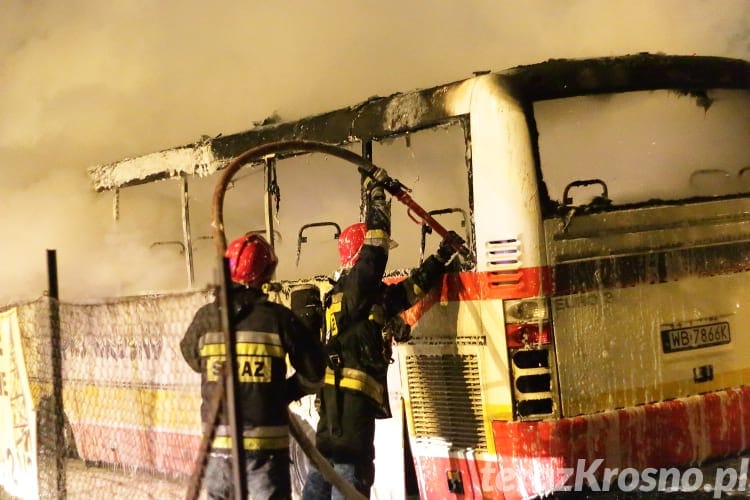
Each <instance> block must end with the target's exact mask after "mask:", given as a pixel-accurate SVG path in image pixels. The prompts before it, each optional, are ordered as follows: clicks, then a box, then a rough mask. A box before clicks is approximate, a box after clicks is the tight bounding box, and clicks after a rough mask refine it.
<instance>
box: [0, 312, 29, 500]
mask: <svg viewBox="0 0 750 500" xmlns="http://www.w3.org/2000/svg"><path fill="white" fill-rule="evenodd" d="M0 486H2V487H3V488H4V489H5V491H6V492H8V493H10V494H11V495H14V496H17V497H19V498H37V496H38V495H37V490H38V486H37V461H36V418H35V414H34V403H33V401H32V399H31V391H30V389H29V379H28V377H27V376H26V364H25V362H24V358H23V351H22V346H21V336H20V334H19V330H18V316H17V313H16V309H15V308H14V309H10V310H9V311H6V312H3V313H0Z"/></svg>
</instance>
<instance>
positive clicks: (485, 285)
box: [385, 267, 552, 325]
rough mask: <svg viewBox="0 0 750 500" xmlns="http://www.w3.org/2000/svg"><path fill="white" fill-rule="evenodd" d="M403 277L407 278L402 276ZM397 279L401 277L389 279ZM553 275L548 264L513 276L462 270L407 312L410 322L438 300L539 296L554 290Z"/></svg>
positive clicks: (394, 280)
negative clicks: (552, 285)
mask: <svg viewBox="0 0 750 500" xmlns="http://www.w3.org/2000/svg"><path fill="white" fill-rule="evenodd" d="M402 279H403V278H402ZM385 281H386V283H395V282H398V281H400V280H399V279H390V280H385ZM551 288H552V287H551V279H550V273H549V268H547V267H527V268H523V269H520V270H518V271H515V274H514V278H513V280H512V281H511V280H508V279H507V277H506V276H503V278H502V279H500V278H498V275H497V273H494V272H489V271H487V272H481V273H473V272H462V273H450V274H446V275H445V276H443V282H442V285H441V286H439V287H436V288H435V289H434V290H433V291H431V292H430V293H428V294H427V295H426V296H425V297H424V298H423V299H422V300H421V301H419V302H417V303H416V304H415V305H414V306H413V307H412V308H411V309H409V310H408V311H406V312H404V318H405V319H406V321H407V322H408V323H409V324H412V325H413V324H414V323H416V322H417V320H419V318H420V317H421V316H422V314H424V313H425V312H427V311H428V310H429V309H430V308H431V307H432V306H433V305H434V304H435V303H436V302H449V301H450V302H456V301H467V300H492V299H503V300H508V299H524V298H528V297H537V296H539V295H541V294H543V293H549V291H550V290H551Z"/></svg>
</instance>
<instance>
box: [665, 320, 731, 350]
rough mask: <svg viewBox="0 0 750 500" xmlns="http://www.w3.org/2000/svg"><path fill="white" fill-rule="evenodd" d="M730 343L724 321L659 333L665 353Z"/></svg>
mask: <svg viewBox="0 0 750 500" xmlns="http://www.w3.org/2000/svg"><path fill="white" fill-rule="evenodd" d="M731 341H732V337H731V335H730V333H729V323H727V322H726V321H722V322H719V323H709V324H706V325H696V326H688V327H685V328H675V329H672V330H662V331H661V345H662V349H663V350H664V352H665V353H670V352H680V351H689V350H691V349H700V348H702V347H713V346H717V345H723V344H728V343H729V342H731Z"/></svg>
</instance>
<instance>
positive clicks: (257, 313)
mask: <svg viewBox="0 0 750 500" xmlns="http://www.w3.org/2000/svg"><path fill="white" fill-rule="evenodd" d="M226 257H227V258H228V260H229V272H230V276H231V280H232V284H231V287H232V289H231V293H230V299H231V304H230V308H229V309H230V311H229V313H230V314H232V315H233V320H234V325H235V329H236V352H237V365H238V373H237V375H238V378H237V385H236V386H235V387H236V388H237V391H239V394H238V401H239V405H240V421H239V422H238V425H241V426H242V428H241V432H242V436H243V446H244V448H243V449H244V455H245V463H246V471H247V491H248V493H249V494H250V496H251V497H252V498H253V500H260V499H266V498H269V499H271V498H272V499H277V498H291V486H290V477H289V429H288V418H289V417H288V414H287V405H288V404H289V402H290V401H293V400H295V399H299V398H300V397H301V396H303V395H305V394H314V393H315V391H316V390H317V389H318V388H319V387H320V386H321V384H322V382H323V375H324V370H325V363H326V361H325V351H324V347H323V345H322V343H321V341H320V335H319V332H313V331H311V330H310V329H309V328H308V327H307V326H305V325H304V323H303V321H302V320H301V319H300V318H299V317H297V316H296V315H295V314H293V313H292V311H290V310H289V309H287V308H286V307H284V306H282V305H280V304H276V303H274V302H270V301H269V300H268V296H267V295H266V294H265V293H264V292H263V290H262V286H263V284H264V283H267V282H268V281H269V280H270V278H271V276H272V275H273V272H274V270H275V269H276V264H277V263H278V259H277V258H276V255H275V254H274V252H273V249H272V248H271V246H270V245H269V244H268V243H267V242H266V241H265V240H264V239H263V238H262V237H261V236H259V235H257V234H250V233H248V234H246V235H244V236H241V237H239V238H237V239H236V240H234V241H232V243H230V245H229V246H228V247H227V251H226ZM224 342H225V340H224V334H223V331H222V328H221V326H220V320H219V315H218V307H217V305H216V302H214V303H212V304H207V305H205V306H203V307H202V308H200V309H199V310H198V311H197V312H196V314H195V317H194V318H193V321H192V323H191V324H190V326H189V327H188V329H187V332H186V333H185V336H184V337H183V339H182V341H181V342H180V348H181V350H182V354H183V356H184V358H185V360H186V361H187V363H188V364H189V365H190V367H191V368H192V369H193V370H195V371H196V372H200V373H201V378H202V380H201V393H202V404H201V420H202V422H203V426H204V432H207V426H211V425H214V422H209V421H208V419H209V418H210V417H209V415H208V413H209V401H210V399H211V394H212V392H213V390H215V388H216V384H217V380H218V377H219V376H220V374H221V373H222V367H223V363H224V361H225V355H224V352H225V343H224ZM287 355H288V356H289V361H290V362H291V364H292V366H293V367H294V369H295V373H294V375H293V376H291V377H289V378H286V372H287V365H286V359H285V358H286V356H287ZM227 424H228V417H227V415H226V412H225V411H222V412H221V413H220V417H219V422H216V428H215V438H214V440H213V442H212V447H211V452H210V454H209V458H208V461H207V463H206V470H205V475H204V485H205V487H206V490H207V493H208V498H210V499H214V498H222V499H225V498H232V497H233V491H232V490H233V485H232V471H231V450H232V443H231V438H230V433H229V428H228V425H227Z"/></svg>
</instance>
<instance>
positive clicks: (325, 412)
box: [316, 244, 445, 462]
mask: <svg viewBox="0 0 750 500" xmlns="http://www.w3.org/2000/svg"><path fill="white" fill-rule="evenodd" d="M386 261H387V250H386V249H384V248H382V247H380V246H374V245H369V244H365V245H363V246H362V249H361V253H360V256H359V260H358V261H357V262H356V264H355V265H354V266H353V267H352V268H351V269H350V270H349V271H348V272H347V273H345V274H343V275H342V276H341V278H339V280H338V281H337V282H336V283H335V284H334V285H333V288H332V289H331V290H330V291H329V292H328V294H327V295H326V298H325V304H324V305H325V309H326V310H325V314H326V327H327V336H328V342H327V345H326V348H327V351H328V367H327V369H326V376H325V384H324V386H323V388H322V389H321V390H320V391H319V392H318V402H319V404H320V409H319V412H320V421H319V424H318V429H317V435H316V443H317V447H318V450H319V451H320V452H321V453H322V454H323V455H324V456H326V457H327V458H329V459H331V460H334V461H337V462H360V461H371V460H372V459H373V457H374V433H375V419H376V418H388V417H390V416H391V414H390V408H389V404H388V389H387V387H386V376H387V371H388V365H389V364H390V361H391V360H390V345H389V344H388V345H387V343H390V342H391V339H390V338H388V339H384V337H383V333H382V332H383V326H384V325H385V322H386V320H387V319H388V318H389V317H392V316H395V315H397V314H399V313H401V312H402V311H404V310H405V309H408V308H409V307H411V306H412V305H414V304H415V303H416V302H417V301H418V300H419V299H420V298H421V297H422V296H423V295H424V294H425V293H426V292H428V291H429V290H430V288H432V287H433V286H434V285H435V284H436V283H437V282H438V281H439V279H440V278H441V277H442V275H443V274H444V272H445V266H444V264H443V263H442V262H440V261H438V260H437V259H436V258H435V257H434V256H431V257H429V258H428V259H427V260H425V262H424V263H423V264H422V265H421V266H420V267H419V268H418V269H415V270H414V271H412V273H411V275H410V276H409V277H408V278H407V279H405V280H404V281H402V282H400V283H397V284H385V283H383V281H382V278H383V273H384V270H385V265H386Z"/></svg>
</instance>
